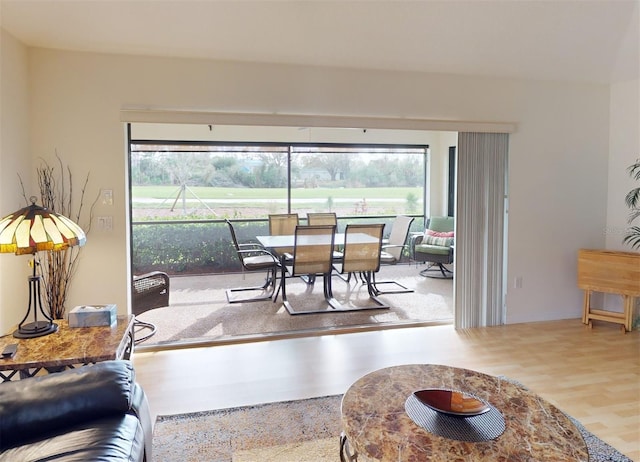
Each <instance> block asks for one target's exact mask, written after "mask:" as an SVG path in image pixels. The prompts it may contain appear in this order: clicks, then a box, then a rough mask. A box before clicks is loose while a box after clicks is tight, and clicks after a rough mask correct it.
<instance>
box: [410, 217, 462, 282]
mask: <svg viewBox="0 0 640 462" xmlns="http://www.w3.org/2000/svg"><path fill="white" fill-rule="evenodd" d="M454 224H455V221H454V218H453V217H431V218H430V219H429V220H428V222H427V228H426V229H425V231H424V234H418V235H415V236H413V238H412V239H411V257H412V259H413V260H414V261H417V262H424V263H428V266H427V268H425V269H423V270H422V271H420V274H421V275H422V276H427V277H441V278H446V279H450V278H452V277H453V272H452V271H451V270H450V269H449V268H447V267H446V266H445V265H450V264H452V263H453V249H454V247H453V245H454V242H455V241H454V229H455V228H454ZM440 275H441V276H440Z"/></svg>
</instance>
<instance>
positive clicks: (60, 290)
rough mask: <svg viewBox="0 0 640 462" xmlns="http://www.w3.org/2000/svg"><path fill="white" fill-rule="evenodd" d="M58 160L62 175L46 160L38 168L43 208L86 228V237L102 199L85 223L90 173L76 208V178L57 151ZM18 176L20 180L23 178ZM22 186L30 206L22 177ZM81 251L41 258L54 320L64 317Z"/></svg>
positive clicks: (46, 290)
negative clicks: (84, 210) (85, 205)
mask: <svg viewBox="0 0 640 462" xmlns="http://www.w3.org/2000/svg"><path fill="white" fill-rule="evenodd" d="M56 159H57V164H58V167H59V172H58V171H56V168H55V167H54V166H51V165H49V164H48V163H47V162H46V161H45V160H42V163H41V166H40V167H39V168H37V169H36V174H37V180H38V187H39V188H40V201H41V205H42V207H44V208H46V209H48V210H50V211H52V212H55V213H58V214H60V215H64V216H66V217H67V218H69V219H71V220H73V221H74V222H75V223H76V224H78V225H79V226H80V227H81V228H82V229H83V231H84V232H85V234H89V230H90V229H91V222H92V221H93V208H94V206H95V204H96V203H97V202H98V199H99V196H98V197H96V199H95V200H94V202H93V203H92V204H91V207H90V208H89V210H88V213H85V214H84V215H87V216H86V218H85V220H84V221H83V220H82V218H83V209H84V199H85V194H86V192H87V184H88V183H89V173H87V175H86V177H85V178H84V182H83V183H82V188H81V190H80V194H79V196H78V198H79V203H78V205H77V206H76V205H75V203H74V183H73V181H74V179H73V173H72V172H71V168H70V167H69V166H68V165H67V166H65V165H64V164H63V162H62V159H61V158H60V156H59V155H58V153H57V152H56ZM18 177H19V178H20V175H18ZM20 186H21V187H22V196H23V197H24V199H25V201H27V203H29V201H28V200H27V195H26V194H25V189H24V184H23V182H22V178H20ZM80 249H81V247H79V246H74V247H68V248H67V249H65V250H62V251H58V252H54V251H47V252H44V254H45V255H44V259H43V260H41V259H39V264H40V272H41V274H42V284H43V287H44V292H45V297H44V299H45V305H46V306H47V308H48V309H49V313H50V314H51V316H52V317H53V318H54V319H63V318H64V314H65V310H66V306H65V304H66V301H67V296H68V294H69V288H70V286H71V281H72V280H73V276H74V275H75V273H76V271H77V269H78V262H79V256H80Z"/></svg>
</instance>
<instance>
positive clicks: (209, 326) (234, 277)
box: [137, 263, 453, 349]
mask: <svg viewBox="0 0 640 462" xmlns="http://www.w3.org/2000/svg"><path fill="white" fill-rule="evenodd" d="M422 268H423V267H422V266H417V265H416V264H415V263H411V264H398V265H390V266H383V267H382V268H381V270H380V272H379V273H378V276H377V278H378V280H381V281H382V280H394V281H397V282H400V283H401V284H403V285H406V286H407V287H409V288H412V289H414V290H415V292H413V293H403V294H387V295H382V296H381V297H380V298H381V299H383V300H384V301H385V302H386V303H387V304H389V305H390V306H391V308H390V309H382V310H367V311H354V312H335V313H330V312H325V313H321V314H305V315H297V316H292V315H290V314H289V313H287V311H286V310H285V309H284V307H283V306H282V301H281V299H280V298H279V299H278V301H277V302H276V303H273V302H272V301H270V300H268V301H264V302H251V303H240V304H230V303H228V302H227V299H226V296H225V289H227V288H229V287H237V286H250V285H256V284H260V283H261V282H262V281H263V275H262V274H224V275H203V276H174V277H171V291H170V297H169V306H168V307H164V308H157V309H154V310H151V311H147V312H146V313H143V314H141V315H140V316H139V317H138V318H139V319H140V320H141V321H145V322H150V323H153V324H155V326H156V327H157V331H156V334H155V335H154V336H153V337H151V338H149V339H148V340H146V341H144V342H141V343H139V344H138V346H137V348H142V349H147V348H149V349H163V348H173V347H180V346H185V345H194V344H212V343H213V344H216V343H241V342H248V341H256V340H265V339H276V338H286V337H300V336H310V335H321V334H326V333H334V334H337V333H346V332H354V331H362V330H374V329H390V328H397V327H407V326H417V325H428V324H443V323H446V324H449V323H452V322H453V281H452V280H451V279H435V278H426V277H423V276H420V274H419V272H420V270H421V269H422ZM333 289H334V295H335V297H336V298H337V299H338V300H339V301H340V302H341V303H353V304H357V303H358V301H359V300H363V299H365V298H367V297H368V294H367V290H366V286H365V285H363V284H360V282H353V281H352V282H351V284H350V285H347V283H346V282H344V281H342V280H340V279H338V278H337V277H334V281H333ZM287 294H288V296H289V299H290V301H291V303H292V304H294V305H295V304H304V305H305V306H312V305H314V304H322V303H323V302H324V298H323V296H322V283H321V282H319V281H318V282H316V284H315V286H314V287H313V288H311V289H310V288H309V287H308V286H306V284H304V282H302V281H292V283H289V282H288V283H287ZM141 335H144V332H141V333H140V336H141Z"/></svg>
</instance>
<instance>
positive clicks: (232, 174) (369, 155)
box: [130, 140, 428, 222]
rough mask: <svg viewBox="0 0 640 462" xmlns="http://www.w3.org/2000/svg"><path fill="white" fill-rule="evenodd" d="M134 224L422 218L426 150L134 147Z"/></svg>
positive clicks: (290, 146) (292, 146)
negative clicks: (295, 217) (288, 217)
mask: <svg viewBox="0 0 640 462" xmlns="http://www.w3.org/2000/svg"><path fill="white" fill-rule="evenodd" d="M130 152H131V160H130V165H131V184H132V190H131V193H132V194H131V197H132V217H133V220H134V221H138V222H139V221H147V220H158V219H160V220H168V219H182V220H184V219H216V218H217V219H221V218H232V219H256V218H266V217H267V215H268V214H270V213H278V212H289V211H291V212H297V213H299V214H300V216H301V217H304V216H305V215H306V213H307V212H318V211H332V212H336V213H337V215H338V216H339V217H348V216H356V217H357V216H383V215H389V216H395V215H398V214H409V215H423V213H424V203H425V202H424V199H425V165H426V158H427V152H428V147H427V146H398V145H357V146H356V145H344V144H341V145H338V144H281V143H262V144H258V143H244V144H240V143H220V142H201V143H186V142H167V141H161V142H160V141H135V140H134V141H132V142H131V150H130Z"/></svg>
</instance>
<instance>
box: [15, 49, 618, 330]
mask: <svg viewBox="0 0 640 462" xmlns="http://www.w3.org/2000/svg"><path fill="white" fill-rule="evenodd" d="M29 64H30V70H29V72H30V73H29V81H30V88H29V89H30V98H31V101H30V119H29V126H30V127H32V133H31V135H30V143H31V146H32V148H33V150H32V154H31V155H32V156H34V157H35V156H39V155H42V156H47V155H49V156H50V155H52V153H53V151H54V150H55V149H57V150H58V151H59V152H60V153H61V155H62V156H63V157H64V158H65V160H67V161H69V162H70V164H71V165H72V167H73V169H74V171H75V172H79V173H78V174H81V173H82V172H85V171H87V170H88V169H90V170H91V174H92V180H91V188H95V190H96V191H97V190H98V189H100V188H110V189H113V190H114V199H115V203H114V205H113V206H111V207H108V206H102V205H100V206H99V209H98V210H97V211H96V215H112V216H113V217H114V230H113V232H110V233H107V232H98V231H97V230H96V229H95V228H94V229H93V230H92V231H91V233H90V235H89V236H88V243H87V246H86V247H85V249H83V257H82V262H81V266H80V272H79V274H78V277H77V280H76V282H75V283H74V284H75V285H74V287H73V290H72V293H71V298H70V305H72V306H73V305H75V304H79V303H103V302H115V303H117V304H118V305H119V311H121V312H124V311H126V301H127V286H128V281H129V275H128V253H127V252H128V250H127V215H126V200H127V199H126V178H125V171H126V169H125V164H126V159H125V149H124V144H125V137H124V130H123V127H122V123H121V122H120V119H119V117H120V110H121V109H122V108H126V107H132V106H133V107H146V108H169V109H176V110H202V111H216V112H238V113H242V112H250V113H265V114H278V113H280V114H319V115H324V116H332V115H333V116H361V117H384V118H399V119H402V118H416V119H420V118H426V119H438V120H453V121H479V122H505V121H506V122H515V123H517V125H518V130H517V132H516V133H514V134H512V135H511V142H510V166H509V175H510V187H511V191H510V205H511V209H510V216H509V260H508V264H509V281H512V280H513V279H514V277H515V276H521V277H522V280H523V287H522V288H521V289H517V290H511V289H510V290H509V293H508V316H507V319H508V322H522V321H533V320H545V319H560V318H570V317H574V318H575V317H579V315H580V311H581V304H582V295H581V293H580V291H579V290H578V289H577V288H576V253H577V249H579V248H581V247H601V246H603V245H604V243H605V242H604V236H603V233H602V229H603V228H604V227H605V225H606V205H607V173H606V172H607V168H608V158H607V156H608V148H609V117H608V112H609V88H608V86H604V85H590V84H567V83H559V82H533V81H516V80H504V79H490V78H470V77H460V76H450V75H437V74H420V73H400V72H385V71H357V70H346V69H330V68H319V67H303V66H286V65H259V64H248V63H231V62H213V61H204V60H181V59H169V58H151V57H135V56H117V55H101V54H90V53H76V52H62V51H52V50H45V49H31V50H29ZM4 72H5V71H4V69H3V74H4ZM7 155H8V154H7V153H5V152H4V151H3V153H2V156H3V157H5V156H7ZM585 217H588V220H585Z"/></svg>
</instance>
